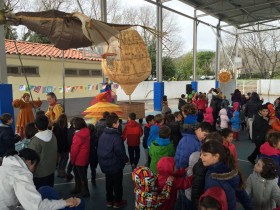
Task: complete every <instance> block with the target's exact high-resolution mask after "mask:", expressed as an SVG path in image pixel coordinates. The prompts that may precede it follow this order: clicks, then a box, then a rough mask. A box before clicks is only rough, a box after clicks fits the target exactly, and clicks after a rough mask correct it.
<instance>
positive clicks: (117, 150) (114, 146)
mask: <svg viewBox="0 0 280 210" xmlns="http://www.w3.org/2000/svg"><path fill="white" fill-rule="evenodd" d="M97 155H98V162H99V165H100V168H101V171H102V172H103V173H105V174H115V173H118V172H121V171H122V170H123V168H124V166H125V164H126V163H127V162H128V157H127V155H126V152H125V147H124V142H123V140H122V138H121V134H120V133H119V132H118V129H114V128H108V127H106V128H105V129H104V131H103V133H102V134H101V136H100V137H99V140H98V148H97Z"/></svg>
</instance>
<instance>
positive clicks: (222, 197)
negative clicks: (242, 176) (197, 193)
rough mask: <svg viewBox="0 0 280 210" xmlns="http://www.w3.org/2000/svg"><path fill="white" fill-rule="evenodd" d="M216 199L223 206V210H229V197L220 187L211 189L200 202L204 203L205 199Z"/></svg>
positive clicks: (202, 196)
mask: <svg viewBox="0 0 280 210" xmlns="http://www.w3.org/2000/svg"><path fill="white" fill-rule="evenodd" d="M208 196H209V197H211V198H214V199H215V200H216V201H217V202H218V203H219V204H220V206H221V210H228V205H227V197H226V194H225V191H224V190H223V189H222V188H220V187H211V188H209V189H208V190H206V191H205V193H204V194H203V195H201V197H200V199H199V202H201V201H203V199H204V198H205V197H208Z"/></svg>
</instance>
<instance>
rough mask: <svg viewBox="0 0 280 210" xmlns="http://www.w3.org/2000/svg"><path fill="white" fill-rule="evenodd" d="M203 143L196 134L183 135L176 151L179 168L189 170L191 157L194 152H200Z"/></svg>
mask: <svg viewBox="0 0 280 210" xmlns="http://www.w3.org/2000/svg"><path fill="white" fill-rule="evenodd" d="M200 147H201V142H200V141H199V140H198V138H197V137H196V135H195V134H189V133H183V138H182V139H181V140H180V142H179V145H178V147H177V149H176V154H175V160H176V167H177V168H187V167H188V166H189V159H190V155H191V154H192V153H193V152H196V151H200Z"/></svg>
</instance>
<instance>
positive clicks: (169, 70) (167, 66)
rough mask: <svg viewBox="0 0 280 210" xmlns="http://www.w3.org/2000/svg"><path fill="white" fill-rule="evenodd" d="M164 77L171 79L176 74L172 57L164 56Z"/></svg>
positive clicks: (164, 78)
mask: <svg viewBox="0 0 280 210" xmlns="http://www.w3.org/2000/svg"><path fill="white" fill-rule="evenodd" d="M162 73H163V74H162V79H163V80H165V81H166V80H171V78H172V77H174V76H175V74H176V69H175V64H174V61H173V59H172V58H170V57H163V58H162Z"/></svg>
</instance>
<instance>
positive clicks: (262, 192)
mask: <svg viewBox="0 0 280 210" xmlns="http://www.w3.org/2000/svg"><path fill="white" fill-rule="evenodd" d="M277 181H278V178H276V179H272V180H267V179H264V178H263V177H261V176H260V174H258V173H256V172H253V173H252V174H251V175H250V176H249V177H248V179H247V183H246V191H247V193H248V194H249V195H250V197H251V199H252V203H253V208H254V210H271V209H273V208H276V205H275V202H276V204H277V205H278V206H279V205H280V189H279V186H278V184H277Z"/></svg>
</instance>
